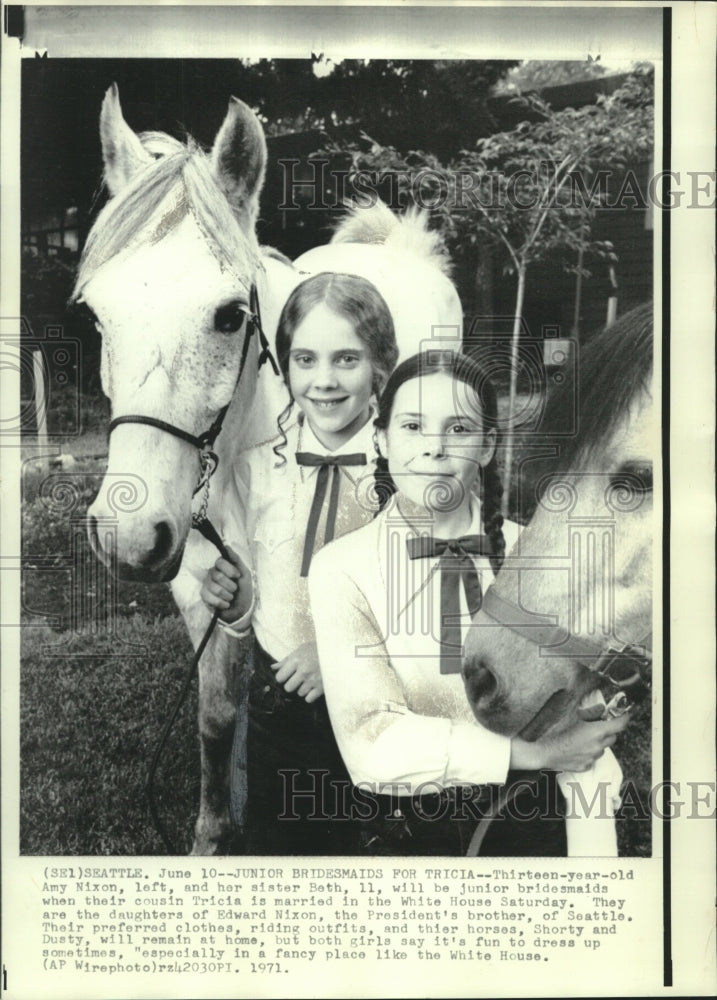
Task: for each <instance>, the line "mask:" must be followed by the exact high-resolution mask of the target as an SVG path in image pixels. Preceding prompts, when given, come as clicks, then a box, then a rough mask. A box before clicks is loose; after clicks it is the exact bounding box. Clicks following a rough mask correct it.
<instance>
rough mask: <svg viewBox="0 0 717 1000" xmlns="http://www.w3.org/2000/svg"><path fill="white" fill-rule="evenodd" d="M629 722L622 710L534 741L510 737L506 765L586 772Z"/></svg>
mask: <svg viewBox="0 0 717 1000" xmlns="http://www.w3.org/2000/svg"><path fill="white" fill-rule="evenodd" d="M629 721H630V712H625V714H624V715H621V716H619V717H618V718H617V719H608V720H607V721H606V722H582V721H580V722H576V724H575V725H574V726H573V727H572V728H571V729H567V730H565V732H562V733H559V734H558V735H557V736H552V737H551V736H548V737H545V738H544V739H540V740H536V741H535V742H534V743H526V741H525V740H521V739H520V738H519V737H514V738H513V739H512V740H511V744H510V766H511V767H512V768H516V769H518V770H528V771H537V770H540V768H542V767H547V768H550V770H551V771H589V770H590V768H591V767H592V766H593V764H594V763H595V761H596V760H597V759H598V757H602V755H603V754H604V753H605V750H606V749H607V747H611V746H612V745H613V743H614V742H615V740H616V739H617V736H618V733H621V732H622V730H623V729H624V728H625V726H627V724H628V722H629Z"/></svg>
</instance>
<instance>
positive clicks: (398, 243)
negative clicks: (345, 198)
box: [331, 199, 451, 276]
mask: <svg viewBox="0 0 717 1000" xmlns="http://www.w3.org/2000/svg"><path fill="white" fill-rule="evenodd" d="M347 208H348V213H349V214H348V215H347V216H346V218H345V219H342V220H341V222H340V223H339V224H338V226H337V227H336V229H335V231H334V235H333V236H332V237H331V242H332V243H379V244H384V245H385V246H388V247H391V248H394V249H400V250H406V251H408V252H410V253H413V254H416V255H417V256H418V257H422V258H423V259H424V260H427V261H428V262H430V263H431V264H433V265H434V266H435V267H437V268H438V269H439V270H440V271H441V272H442V273H443V274H445V275H448V276H450V273H451V262H450V259H449V257H448V251H447V249H446V245H445V242H444V240H443V237H442V236H441V235H440V233H437V232H435V231H432V230H430V229H429V228H428V215H427V213H426V212H422V211H421V210H420V209H418V208H415V207H413V208H409V209H407V211H406V212H404V214H403V215H401V216H397V215H395V214H394V213H393V212H392V211H391V209H390V208H389V207H388V205H385V204H384V202H382V201H381V200H380V199H379V200H378V201H376V203H375V204H374V205H371V206H370V207H369V208H363V207H360V206H358V205H348V206H347Z"/></svg>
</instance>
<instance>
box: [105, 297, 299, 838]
mask: <svg viewBox="0 0 717 1000" xmlns="http://www.w3.org/2000/svg"><path fill="white" fill-rule="evenodd" d="M250 305H251V308H252V310H253V314H254V321H253V323H252V327H251V330H250V331H248V332H247V335H246V337H245V338H244V344H243V345H242V354H241V360H240V362H239V374H238V375H237V386H238V385H239V381H240V379H241V377H242V372H243V371H244V367H245V365H246V360H247V356H248V353H249V342H250V340H251V338H252V335H253V334H254V332H255V330H258V332H259V344H260V346H261V353H260V355H259V363H258V366H257V367H258V368H261V366H262V365H263V364H264V363H265V362H267V361H268V362H269V363H270V364H271V367H272V368H273V369H274V374H276V375H278V374H279V368H278V365H277V363H276V360H275V359H274V356H273V354H272V353H271V348H270V346H269V341H268V340H267V338H266V335H265V334H264V330H263V327H262V325H261V313H260V311H259V297H258V295H257V291H256V286H254V285H253V286H252V289H251V296H250ZM235 391H236V390H235ZM227 409H228V406H227V407H224V409H223V410H222V411H221V413H220V415H219V417H218V418H217V420H216V421H215V422H214V424H213V425H212V430H214V428H216V432H215V433H214V435H213V438H212V440H211V442H210V443H209V445H208V446H206V447H205V446H204V444H203V443H201V442H200V445H199V446H200V462H201V474H200V479H199V483H198V484H197V488H196V489H195V491H194V492H195V495H196V494H197V493H198V492H199V490H203V491H204V492H203V496H202V501H201V505H200V509H199V511H198V512H197V514H194V515H192V527H193V528H196V529H197V531H198V532H199V533H200V534H201V535H202V536H203V537H204V538H206V540H207V541H208V542H211V543H212V545H214V546H215V547H216V548H217V550H218V551H219V553H220V555H221V556H222V557H223V558H224V559H227V560H229V558H230V557H229V553H228V551H227V548H226V546H225V544H224V542H223V541H222V539H221V536H220V534H219V532H218V531H217V529H216V528H215V527H214V525H213V524H212V522H211V521H210V520H209V518H208V517H207V504H208V502H209V481H210V479H211V477H212V474H213V473H214V471H215V469H216V467H217V464H218V459H217V456H216V455H215V454H214V453H213V452H212V451H210V450H209V449H210V448H211V446H212V445H213V443H214V438H216V436H217V435H218V433H219V431H220V430H221V422H222V421H223V419H224V415H225V413H226V410H227ZM120 422H123V421H122V420H121V418H120V420H118V421H115V422H114V424H115V425H116V424H118V423H120ZM124 422H127V423H129V422H134V423H141V422H144V421H142V420H141V419H139V418H137V417H130V418H129V420H127V421H124ZM153 423H154V426H159V425H160V421H156V420H155V421H153ZM111 426H112V425H111ZM162 429H165V430H167V431H168V433H170V434H174V435H175V436H178V437H185V439H186V438H187V435H184V434H183V433H182V432H179V433H177V429H176V428H174V427H172V426H171V425H169V424H167V425H165V426H164V427H163V428H162ZM218 620H219V611H218V610H217V611H215V612H214V613H213V614H212V620H211V621H210V622H209V625H208V626H207V629H206V631H205V633H204V635H203V636H202V639H201V642H200V643H199V645H198V646H197V649H196V651H195V653H194V656H193V658H192V662H191V663H190V664H189V668H188V670H187V673H186V675H185V677H184V681H183V682H182V687H181V689H180V691H179V695H178V697H177V699H176V701H175V704H174V708H173V709H172V712H171V715H170V716H169V718H168V719H167V721H166V722H165V724H164V727H163V729H162V733H161V736H160V738H159V741H158V743H157V747H156V749H155V751H154V755H153V757H152V762H151V764H150V766H149V771H148V773H147V781H146V783H145V793H146V795H147V802H148V805H149V812H150V815H151V817H152V822H153V823H154V828H155V830H156V831H157V833H158V834H159V836H160V837H161V839H162V843H163V844H164V847H165V850H166V851H167V854H172V855H176V854H177V853H178V852H177V849H176V845H175V844H174V842H173V841H172V839H171V837H170V836H169V834H168V832H167V828H166V827H165V825H164V822H163V820H162V818H161V816H160V815H159V809H158V807H157V802H156V799H155V792H154V779H155V776H156V773H157V767H158V765H159V761H160V758H161V756H162V751H163V750H164V748H165V746H166V743H167V739H168V738H169V734H170V732H171V729H172V726H173V725H174V723H175V721H176V719H177V716H178V715H179V713H180V711H181V709H182V706H183V705H184V703H185V701H186V700H187V695H188V694H189V689H190V687H191V686H192V681H193V680H194V675H195V674H197V673H198V670H199V661H200V660H201V658H202V654H203V653H204V650H205V649H206V648H207V644H208V643H209V640H210V639H211V637H212V634H213V632H214V629H215V628H216V624H217V621H218Z"/></svg>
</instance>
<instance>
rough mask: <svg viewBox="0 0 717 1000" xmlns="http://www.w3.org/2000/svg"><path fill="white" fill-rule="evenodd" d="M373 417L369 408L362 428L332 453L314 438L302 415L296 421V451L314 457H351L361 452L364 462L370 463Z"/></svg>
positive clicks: (371, 456)
mask: <svg viewBox="0 0 717 1000" xmlns="http://www.w3.org/2000/svg"><path fill="white" fill-rule="evenodd" d="M375 416H376V412H375V410H374V409H373V407H371V411H370V413H369V418H368V420H367V421H366V423H365V424H364V425H363V427H360V428H359V429H358V430H357V431H356V433H355V434H353V435H352V436H351V437H350V438H349V440H348V441H344V443H343V444H342V445H341V446H340V447H339V448H335V449H334V450H333V451H330V450H329V449H328V448H327V447H326V446H325V445H323V444H322V443H321V442H320V441H319V439H318V438H317V437H316V435H315V434H314V432H313V431H312V429H311V424H310V423H309V421H308V420H307V419H306V418H305V417H304V415H303V413H302V414H301V415H300V417H299V420H298V435H297V446H296V450H297V451H309V452H313V453H314V454H316V455H353V454H354V453H360V452H363V453H364V454H365V455H366V462H367V463H370V462H371V461H372V459H373V458H374V456H375V448H374V443H373V431H374V427H373V421H374V419H375Z"/></svg>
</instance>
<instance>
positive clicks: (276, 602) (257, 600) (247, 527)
mask: <svg viewBox="0 0 717 1000" xmlns="http://www.w3.org/2000/svg"><path fill="white" fill-rule="evenodd" d="M286 437H287V441H286V445H285V446H284V447H279V455H282V456H283V457H284V459H285V461H283V460H282V459H281V458H279V457H278V455H277V453H276V452H275V451H274V448H275V447H276V446H279V445H281V443H282V438H281V437H280V436H277V437H276V438H274V439H273V440H271V441H268V442H265V443H263V444H259V445H256V446H255V447H254V448H250V449H248V450H247V451H244V452H242V453H241V454H240V455H239V458H238V461H237V464H236V467H235V470H234V488H235V497H234V498H233V502H232V503H231V504H230V505H229V507H230V510H231V511H232V514H231V520H229V519H228V523H227V524H226V525H225V531H224V535H225V540H226V541H227V542H228V543H229V545H230V546H231V547H232V548H234V549H235V550H236V551H237V552H238V553H239V555H240V556H241V557H242V559H243V560H244V561H245V562H246V563H247V564H248V565H249V566H250V567H251V569H252V574H253V580H254V603H253V605H252V608H251V609H250V610H249V612H248V613H247V614H246V615H245V616H244V617H243V618H241V619H240V620H239V621H238V622H235V623H233V626H232V628H233V629H234V630H236V631H237V632H240V631H243V630H245V629H246V628H247V627H248V626H249V624H251V625H253V627H254V632H255V634H256V637H257V640H258V641H259V643H260V644H261V645H262V646H263V648H264V649H265V650H266V651H267V653H269V655H270V656H271V657H273V658H274V659H275V660H277V661H278V660H282V659H283V658H284V657H285V656H288V655H289V653H292V652H293V651H294V650H295V649H297V648H298V647H299V646H301V645H303V644H304V643H306V642H313V641H314V625H313V622H312V617H311V609H310V606H309V590H308V583H307V579H306V578H302V577H301V575H300V574H301V563H302V557H303V552H304V540H305V537H306V527H307V523H308V519H309V512H310V510H311V505H312V502H313V499H314V491H315V487H316V479H317V476H318V472H319V469H318V467H312V466H301V465H299V464H298V463H297V461H296V458H295V455H296V452H297V451H303V452H312V453H314V454H318V455H347V454H353V453H364V454H365V455H366V462H367V464H366V465H356V466H353V465H352V466H345V465H343V466H337V468H338V469H339V475H340V487H339V502H338V508H337V513H336V522H335V529H334V533H335V537H337V538H338V537H340V536H341V535H343V534H345V533H346V532H348V531H352V530H353V529H355V528H358V527H360V526H361V525H363V524H366V523H367V522H368V521H370V520H371V519H372V518H373V516H374V513H375V511H376V503H375V500H374V478H373V474H374V470H375V460H376V453H375V449H374V444H373V418H372V417H371V418H369V421H368V423H366V424H364V426H363V427H362V428H361V429H360V430H358V431H357V432H356V434H354V436H353V437H352V438H351V440H350V441H347V442H346V443H345V444H344V445H342V446H341V447H340V448H337V449H336V450H335V451H333V452H329V451H328V450H327V449H326V448H325V447H324V446H323V445H322V444H321V443H320V442H319V441H318V440H317V438H316V437H315V435H314V434H313V432H312V430H311V427H310V426H309V424H308V421H305V420H303V419H301V418H300V419H299V420H298V421H296V422H295V423H293V424H292V425H291V426H289V427H287V428H286ZM333 475H334V473H333V470H332V471H331V472H330V480H331V477H333ZM330 491H331V481H330V482H329V489H328V490H327V495H326V497H325V499H324V503H323V505H322V509H321V516H320V519H319V523H318V525H317V530H316V539H315V544H314V551H316V550H317V549H319V548H321V547H322V545H323V543H324V533H325V529H326V517H327V511H328V506H329V494H330Z"/></svg>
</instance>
